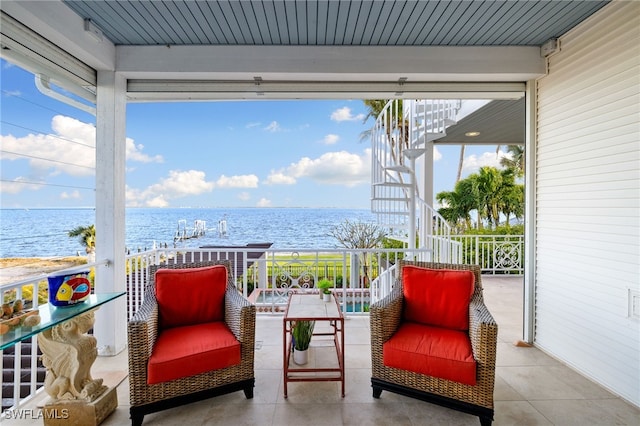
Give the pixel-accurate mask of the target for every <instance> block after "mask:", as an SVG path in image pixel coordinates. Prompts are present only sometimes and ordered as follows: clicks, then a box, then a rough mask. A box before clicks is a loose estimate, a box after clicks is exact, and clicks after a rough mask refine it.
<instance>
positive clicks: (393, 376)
mask: <svg viewBox="0 0 640 426" xmlns="http://www.w3.org/2000/svg"><path fill="white" fill-rule="evenodd" d="M405 265H413V266H417V267H422V268H430V269H453V270H471V271H473V274H474V276H475V287H474V288H473V289H472V291H473V293H472V295H471V301H470V303H469V323H470V324H469V331H468V334H469V339H470V341H471V349H472V352H473V359H475V362H476V377H475V381H476V383H475V385H473V386H472V385H469V384H463V383H458V382H455V381H452V380H445V379H442V378H438V377H431V376H427V375H424V374H419V373H415V372H412V371H407V370H402V369H399V368H392V367H387V366H385V365H384V362H383V344H384V343H385V342H386V341H388V340H389V339H390V338H391V337H392V336H393V335H394V333H395V332H396V330H397V329H398V327H399V326H400V324H401V323H402V322H403V312H402V311H403V298H404V296H403V289H402V280H401V279H399V280H398V281H397V282H396V285H395V287H394V289H393V290H392V292H391V293H390V294H389V295H387V296H386V297H385V298H383V299H382V300H380V301H378V302H376V303H374V304H372V305H371V308H370V321H371V361H372V377H371V385H372V387H373V397H374V398H380V396H381V393H382V391H383V390H387V391H391V392H394V393H398V394H401V395H405V396H409V397H413V398H417V399H420V400H423V401H428V402H431V403H435V404H438V405H441V406H445V407H448V408H452V409H455V410H458V411H462V412H465V413H469V414H473V415H477V416H478V417H479V418H480V423H481V424H482V425H483V426H484V425H490V424H491V422H492V421H493V413H494V409H493V388H494V381H495V361H496V344H497V334H498V326H497V325H496V323H495V321H494V319H493V317H492V316H491V314H490V313H489V311H488V310H487V308H486V306H485V305H484V301H483V297H482V281H481V276H480V268H479V267H478V266H476V265H458V264H444V263H429V262H403V261H400V262H399V272H398V277H402V276H403V275H402V268H403V267H404V266H405Z"/></svg>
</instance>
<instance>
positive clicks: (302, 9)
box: [63, 0, 608, 46]
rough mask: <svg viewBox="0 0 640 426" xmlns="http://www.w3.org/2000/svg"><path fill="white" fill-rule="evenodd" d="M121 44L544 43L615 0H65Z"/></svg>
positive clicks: (508, 44) (355, 44)
mask: <svg viewBox="0 0 640 426" xmlns="http://www.w3.org/2000/svg"><path fill="white" fill-rule="evenodd" d="M63 1H64V3H65V4H67V5H68V6H69V7H70V8H71V9H72V10H74V11H75V12H76V13H77V14H78V15H80V16H81V17H83V18H90V19H91V20H92V22H93V23H94V24H95V25H97V26H98V27H99V28H100V29H101V30H102V31H103V33H104V35H105V36H106V37H107V38H108V39H109V40H111V42H113V43H114V44H116V45H203V44H204V45H339V46H516V45H517V46H540V45H542V44H543V43H544V42H545V41H547V40H548V39H550V38H552V37H557V36H559V35H561V34H563V33H565V32H566V31H568V30H569V29H571V28H572V27H573V26H575V25H576V24H578V23H579V22H581V21H582V20H584V19H585V18H586V17H588V16H590V15H591V14H593V13H594V12H596V11H597V10H598V9H600V8H601V7H602V6H604V5H605V4H606V3H608V1H594V0H563V1H559V0H554V1H529V0H515V1H496V0H475V1H459V0H453V1H452V0H449V1H434V0H428V1H427V0H420V1H418V0H398V1H390V0H352V1H346V0H312V1H299V0H298V1H295V0H262V1H248V0H217V1H198V0H192V1H184V0H181V1H175V0H165V1H151V0H119V1H96V0H63Z"/></svg>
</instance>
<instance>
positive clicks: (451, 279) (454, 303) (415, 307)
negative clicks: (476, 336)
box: [402, 265, 475, 331]
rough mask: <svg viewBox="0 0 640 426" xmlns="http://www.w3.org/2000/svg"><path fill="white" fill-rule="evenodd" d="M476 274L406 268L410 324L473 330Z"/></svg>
mask: <svg viewBox="0 0 640 426" xmlns="http://www.w3.org/2000/svg"><path fill="white" fill-rule="evenodd" d="M474 283H475V276H474V275H473V272H472V271H458V270H451V269H427V268H419V267H416V266H410V265H406V266H403V267H402V291H403V294H404V307H403V316H404V319H405V320H407V321H412V322H417V323H420V324H426V325H433V326H437V327H444V328H450V329H453V330H461V331H464V330H468V329H469V302H470V301H471V296H472V295H473V290H474Z"/></svg>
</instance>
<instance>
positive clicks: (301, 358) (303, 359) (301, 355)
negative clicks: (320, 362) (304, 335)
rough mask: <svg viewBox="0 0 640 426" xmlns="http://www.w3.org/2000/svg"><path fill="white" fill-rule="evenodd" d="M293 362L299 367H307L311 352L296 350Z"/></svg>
mask: <svg viewBox="0 0 640 426" xmlns="http://www.w3.org/2000/svg"><path fill="white" fill-rule="evenodd" d="M293 362H295V363H296V364H298V365H305V364H306V363H307V362H309V350H308V349H305V350H304V351H299V350H297V349H294V350H293Z"/></svg>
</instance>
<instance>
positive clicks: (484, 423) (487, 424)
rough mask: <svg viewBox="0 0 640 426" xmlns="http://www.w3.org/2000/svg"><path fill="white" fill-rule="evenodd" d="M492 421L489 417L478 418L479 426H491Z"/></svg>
mask: <svg viewBox="0 0 640 426" xmlns="http://www.w3.org/2000/svg"><path fill="white" fill-rule="evenodd" d="M492 422H493V419H492V418H491V417H482V416H480V426H491V423H492Z"/></svg>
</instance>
